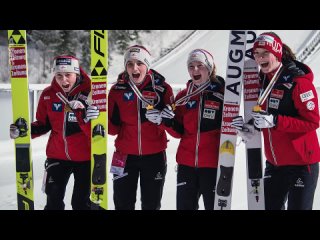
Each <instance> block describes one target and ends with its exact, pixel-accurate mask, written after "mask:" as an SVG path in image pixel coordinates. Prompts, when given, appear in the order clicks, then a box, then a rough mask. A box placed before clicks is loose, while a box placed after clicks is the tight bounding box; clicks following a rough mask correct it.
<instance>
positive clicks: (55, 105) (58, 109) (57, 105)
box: [52, 102, 62, 112]
mask: <svg viewBox="0 0 320 240" xmlns="http://www.w3.org/2000/svg"><path fill="white" fill-rule="evenodd" d="M52 111H53V112H62V103H61V102H60V103H56V102H55V103H52Z"/></svg>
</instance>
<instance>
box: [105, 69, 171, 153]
mask: <svg viewBox="0 0 320 240" xmlns="http://www.w3.org/2000/svg"><path fill="white" fill-rule="evenodd" d="M152 78H153V79H154V82H155V90H154V89H153V87H152V81H151V79H152ZM128 81H129V78H128V74H127V73H125V72H124V73H121V74H120V75H119V78H118V81H117V83H116V84H115V85H113V86H112V88H111V90H110V92H109V96H108V119H109V121H108V133H109V134H110V135H117V138H116V140H115V147H116V149H117V151H120V152H121V153H123V154H132V155H147V154H154V153H158V152H161V151H163V150H165V149H166V148H167V141H168V140H167V136H166V132H165V131H164V130H163V129H161V128H159V126H157V125H156V124H154V123H152V122H150V121H148V119H146V117H145V113H146V105H145V103H143V102H142V101H141V100H140V99H139V98H138V97H137V95H136V94H135V93H134V92H133V90H132V88H131V87H130V85H129V83H128ZM138 88H139V90H140V92H141V93H142V95H143V96H144V97H145V98H146V99H148V100H149V101H152V102H153V103H156V102H157V94H156V93H155V91H156V92H157V93H158V95H159V96H160V102H159V104H158V105H157V106H155V108H156V109H159V110H162V108H163V107H164V106H165V105H166V104H171V103H172V101H173V92H172V88H171V87H170V86H169V85H168V84H167V83H166V82H165V78H164V77H163V76H162V75H160V74H159V73H157V72H156V71H155V70H153V69H151V70H149V72H148V73H147V76H146V78H145V80H144V81H143V83H142V84H141V85H140V86H138Z"/></svg>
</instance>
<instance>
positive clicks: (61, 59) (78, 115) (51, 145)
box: [10, 56, 99, 210]
mask: <svg viewBox="0 0 320 240" xmlns="http://www.w3.org/2000/svg"><path fill="white" fill-rule="evenodd" d="M53 71H54V74H55V75H54V78H53V80H52V82H51V85H50V86H49V87H47V88H45V89H44V90H43V92H42V94H41V96H40V99H39V104H38V108H37V114H36V119H37V120H36V121H35V122H33V123H31V134H32V138H35V137H39V136H41V135H43V134H46V133H47V132H49V131H51V132H50V137H49V140H48V143H47V149H46V153H47V161H46V165H45V167H46V186H45V192H46V194H47V204H46V206H45V209H46V210H53V209H55V210H59V209H60V210H61V209H64V206H65V205H64V202H63V199H64V195H65V190H66V185H67V183H68V180H69V177H70V175H71V173H73V174H74V189H73V195H72V208H73V209H78V210H79V209H90V205H89V202H90V200H89V196H90V119H93V118H97V117H98V115H99V110H98V109H97V107H95V106H88V104H87V101H86V100H87V98H88V94H89V92H90V78H89V77H88V75H87V74H86V73H85V72H84V71H83V70H82V69H81V68H80V67H79V61H78V59H76V58H75V57H73V56H58V57H56V58H55V59H54V66H53ZM10 135H11V137H12V138H16V137H18V136H19V128H18V127H17V126H15V125H14V124H12V125H11V130H10Z"/></svg>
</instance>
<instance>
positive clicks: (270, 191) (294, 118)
mask: <svg viewBox="0 0 320 240" xmlns="http://www.w3.org/2000/svg"><path fill="white" fill-rule="evenodd" d="M253 55H254V57H255V60H256V61H257V63H258V64H259V66H260V68H261V71H260V81H261V92H262V93H263V92H264V91H265V90H266V88H267V86H268V84H269V82H270V80H271V79H272V77H273V76H274V75H275V73H276V72H277V70H279V72H280V71H281V72H280V75H279V78H278V79H277V80H276V82H275V84H274V86H273V87H272V89H271V91H270V93H269V95H268V98H267V100H266V101H265V102H264V104H263V105H262V112H253V113H252V116H253V120H254V125H255V127H256V128H259V129H262V132H263V136H264V147H265V155H266V159H267V162H266V170H265V176H264V186H265V198H266V199H265V200H266V209H284V205H285V202H286V201H287V200H288V209H312V204H313V197H314V192H315V189H316V186H317V179H318V172H319V164H318V162H319V161H320V148H319V141H318V138H317V133H316V129H317V128H318V127H319V106H318V97H317V92H316V89H315V87H314V85H313V83H312V81H313V73H312V71H311V69H310V68H309V67H308V66H306V65H305V64H303V63H301V62H298V61H296V60H295V57H294V55H293V53H292V51H291V50H290V48H289V47H288V46H287V45H285V44H283V43H282V41H281V39H280V38H279V36H277V35H276V34H275V33H273V32H269V33H263V34H261V35H260V36H259V37H258V38H257V40H256V41H255V43H254V48H253ZM241 121H242V120H241V119H240V122H241ZM235 122H236V121H235ZM234 126H235V127H237V123H235V124H234ZM239 126H240V127H239ZM238 128H239V132H240V134H241V124H238Z"/></svg>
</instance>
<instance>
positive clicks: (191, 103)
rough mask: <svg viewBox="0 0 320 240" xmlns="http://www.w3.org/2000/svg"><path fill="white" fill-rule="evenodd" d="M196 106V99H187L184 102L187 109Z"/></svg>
mask: <svg viewBox="0 0 320 240" xmlns="http://www.w3.org/2000/svg"><path fill="white" fill-rule="evenodd" d="M196 107H197V101H196V100H193V101H189V102H187V104H186V108H187V109H195V108H196Z"/></svg>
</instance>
